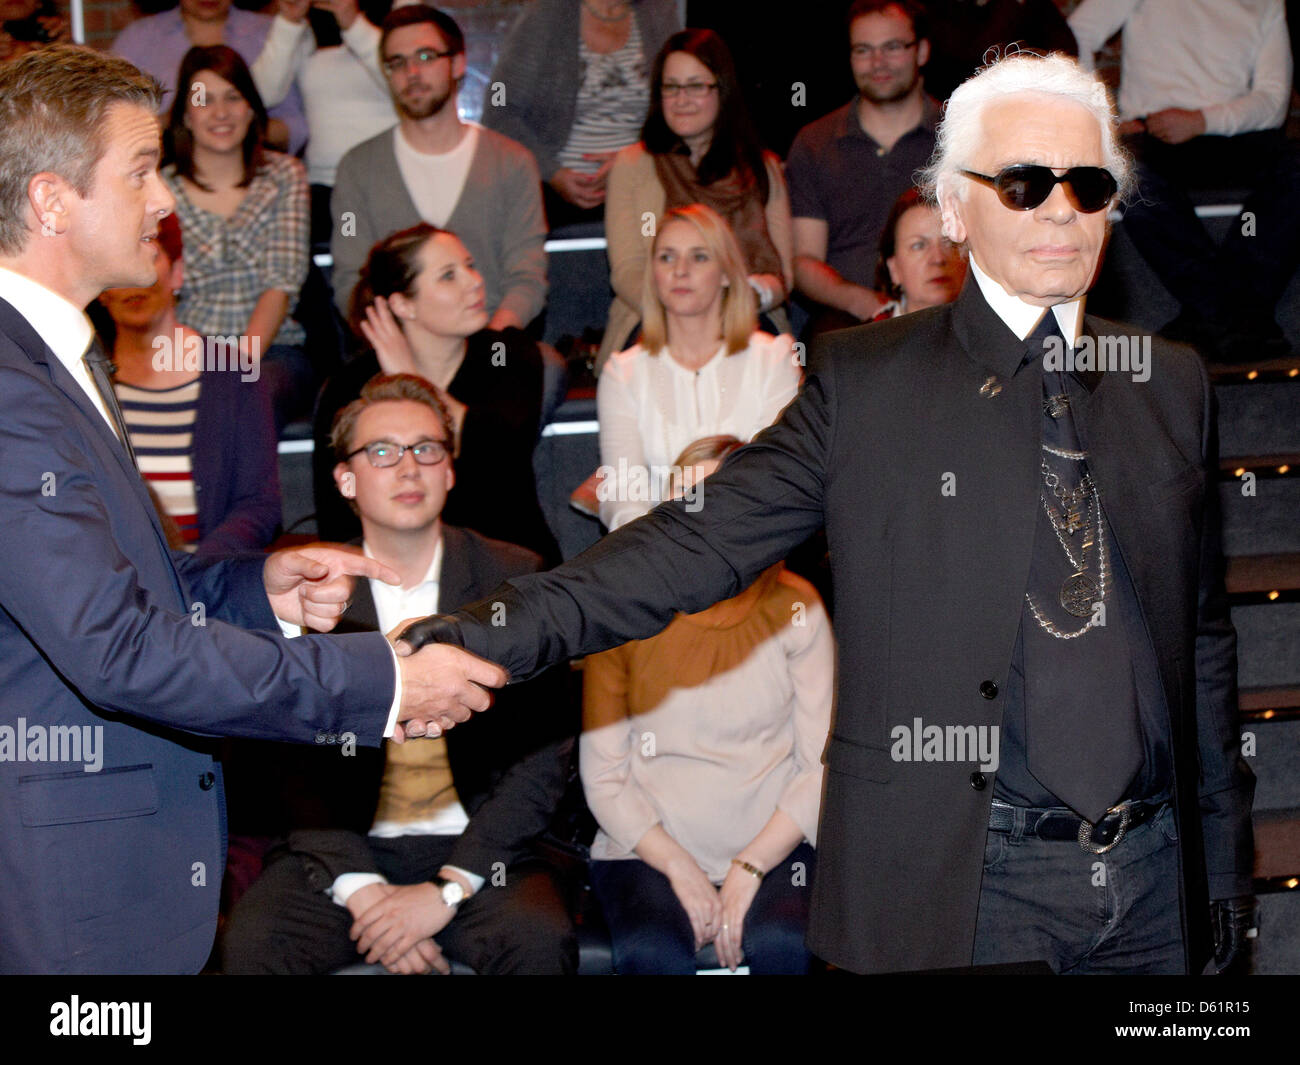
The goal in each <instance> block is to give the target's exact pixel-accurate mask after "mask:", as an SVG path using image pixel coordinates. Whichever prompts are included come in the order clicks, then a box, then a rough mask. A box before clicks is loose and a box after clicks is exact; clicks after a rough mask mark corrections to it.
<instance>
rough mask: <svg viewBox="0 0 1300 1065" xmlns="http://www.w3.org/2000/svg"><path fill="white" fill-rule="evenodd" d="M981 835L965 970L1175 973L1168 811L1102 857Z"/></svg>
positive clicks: (1175, 881) (1178, 968)
mask: <svg viewBox="0 0 1300 1065" xmlns="http://www.w3.org/2000/svg"><path fill="white" fill-rule="evenodd" d="M1022 827H1023V822H1022V821H1021V820H1020V819H1017V825H1016V827H1015V828H1013V829H1012V830H1011V831H1010V832H989V834H988V839H987V841H986V843H985V847H984V879H983V881H982V882H981V884H980V902H979V917H978V920H977V922H976V930H975V956H974V964H975V965H996V964H1001V963H1010V962H1025V961H1040V960H1041V961H1046V962H1047V964H1048V965H1050V966H1051V967H1052V971H1053V972H1057V973H1070V974H1076V973H1182V972H1185V971H1186V969H1185V967H1186V960H1185V957H1186V955H1185V951H1184V948H1183V931H1182V923H1181V921H1180V919H1179V910H1180V907H1179V900H1178V885H1179V880H1180V875H1179V871H1178V837H1177V832H1176V829H1175V826H1174V815H1173V811H1172V809H1169V808H1166V809H1165V810H1163V811H1161V813H1160V814H1158V815H1157V816H1156V817H1155V818H1153V819H1152V820H1151V821H1148V822H1147V823H1146V824H1144V825H1141V826H1139V827H1138V828H1135V829H1134V830H1133V831H1132V832H1130V833H1129V834H1128V835H1126V836H1125V837H1124V838H1123V839H1121V840H1120V841H1119V843H1117V844H1116V845H1115V847H1114V848H1113V849H1112V850H1110V851H1108V852H1107V853H1106V854H1091V853H1089V852H1088V851H1085V850H1084V849H1083V848H1082V847H1080V846H1079V845H1078V843H1075V842H1073V841H1070V840H1044V839H1039V838H1037V837H1036V836H1027V835H1025V834H1024V833H1023V832H1022V831H1021V828H1022Z"/></svg>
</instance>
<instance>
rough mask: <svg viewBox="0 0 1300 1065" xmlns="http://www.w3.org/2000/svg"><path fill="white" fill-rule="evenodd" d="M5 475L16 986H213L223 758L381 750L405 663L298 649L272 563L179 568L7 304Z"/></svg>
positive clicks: (369, 637)
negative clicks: (138, 976)
mask: <svg viewBox="0 0 1300 1065" xmlns="http://www.w3.org/2000/svg"><path fill="white" fill-rule="evenodd" d="M0 455H3V456H4V461H3V462H0V544H3V550H4V556H5V557H4V559H3V563H2V564H0V692H3V705H0V885H3V886H2V888H0V972H11V973H12V972H32V973H35V972H40V973H55V972H58V973H62V972H132V973H133V972H196V971H197V970H198V969H199V968H200V967H201V966H202V964H203V962H204V960H205V959H206V957H207V955H208V951H209V949H210V947H211V943H212V937H213V933H214V932H215V929H216V915H217V903H218V896H219V894H220V888H221V875H222V869H223V866H224V863H225V807H224V799H223V795H222V787H221V772H220V767H219V765H218V764H217V763H216V762H215V761H214V759H213V757H212V755H211V753H210V743H209V740H208V739H207V737H211V736H216V735H243V736H255V737H262V738H267V739H280V740H293V741H300V742H307V743H310V742H313V741H314V739H315V736H316V733H317V731H318V730H320V729H322V728H325V729H328V730H330V731H341V730H344V729H346V730H348V731H351V732H353V733H355V734H356V736H357V738H358V741H359V742H360V743H363V744H369V745H376V744H378V743H379V742H380V739H381V737H382V733H383V728H384V725H385V722H386V720H387V714H388V709H389V706H390V704H391V702H392V697H393V687H394V681H393V665H392V658H391V654H390V651H389V649H388V646H387V643H386V641H385V640H384V637H383V636H382V635H380V634H377V633H364V634H357V635H348V636H337V637H322V636H304V637H301V638H299V639H295V640H286V639H284V638H283V637H282V636H281V635H280V633H279V631H278V629H277V627H276V622H275V618H274V617H273V615H272V613H271V610H270V606H269V603H268V602H267V598H266V593H265V590H264V588H263V585H262V576H261V575H262V566H263V563H264V557H263V556H254V557H245V558H229V559H223V560H220V561H215V562H213V561H204V560H200V559H197V558H195V557H193V556H190V555H187V554H185V553H182V552H177V553H175V554H173V553H172V552H170V551H169V550H168V548H167V545H166V541H165V540H164V537H163V533H162V529H161V527H160V526H159V523H158V520H157V516H156V515H155V513H154V510H153V507H152V505H151V504H150V501H149V496H148V494H147V492H146V490H145V487H144V484H143V482H142V481H141V480H140V477H139V475H138V474H137V473H136V471H135V469H134V468H133V467H132V465H131V463H130V459H129V458H128V457H127V455H126V453H125V451H124V450H123V448H122V446H121V444H120V443H119V442H118V440H117V439H116V437H115V436H114V434H113V431H112V430H111V429H110V428H109V426H108V424H107V423H106V422H105V420H104V418H103V417H102V415H100V413H99V412H98V410H96V409H95V407H94V406H93V405H92V404H91V402H90V400H89V399H88V398H87V397H86V395H85V393H84V392H83V391H82V389H81V388H80V386H79V385H78V384H77V382H76V381H75V380H73V378H72V376H71V375H70V374H69V373H68V372H67V370H66V369H65V368H64V367H63V365H62V364H61V363H60V362H59V361H58V359H57V357H55V355H54V354H53V352H51V351H50V350H49V348H48V347H47V346H46V344H45V343H44V342H43V341H42V340H41V338H40V336H39V335H38V334H37V332H36V331H35V330H34V329H33V328H32V327H31V325H30V324H29V323H28V322H27V320H26V319H25V318H23V317H22V316H21V315H20V314H19V313H18V312H17V311H16V310H15V309H14V308H13V307H11V306H10V305H9V304H8V303H7V302H5V301H3V300H0ZM97 729H100V730H102V731H101V732H96V731H95V730H97ZM56 730H57V731H56ZM73 736H76V737H77V739H79V740H81V741H82V742H84V740H85V739H86V738H90V739H91V741H92V746H94V747H95V748H96V753H97V755H98V756H99V757H100V758H101V759H102V762H101V764H100V765H99V767H98V769H97V771H87V769H88V768H91V767H90V766H88V765H87V763H86V758H85V753H86V752H85V750H84V749H82V750H81V751H80V760H76V758H77V755H78V750H77V749H76V748H73V747H72V746H71V742H72V737H73ZM96 736H98V737H99V740H98V742H97V743H96V742H95V739H94V738H95V737H96ZM6 740H7V744H6ZM55 742H57V743H58V744H59V747H60V748H61V750H60V752H59V753H61V754H63V755H65V758H64V760H62V761H50V760H48V758H49V756H50V755H51V754H52V753H53V751H52V746H53V744H54V743H55ZM20 752H21V754H22V756H23V759H24V760H22V761H19V760H18V758H19V754H20Z"/></svg>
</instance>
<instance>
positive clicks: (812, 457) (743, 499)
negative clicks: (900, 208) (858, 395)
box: [455, 339, 835, 678]
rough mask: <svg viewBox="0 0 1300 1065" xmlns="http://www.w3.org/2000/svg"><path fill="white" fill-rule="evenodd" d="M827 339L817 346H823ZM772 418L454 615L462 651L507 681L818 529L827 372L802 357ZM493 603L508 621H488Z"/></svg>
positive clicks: (776, 555) (743, 574)
mask: <svg viewBox="0 0 1300 1065" xmlns="http://www.w3.org/2000/svg"><path fill="white" fill-rule="evenodd" d="M834 342H835V341H834V340H833V339H830V340H828V341H826V343H828V344H832V343H834ZM812 361H813V364H814V368H813V369H810V372H809V376H808V382H807V384H806V385H805V387H804V389H803V391H802V392H800V394H799V396H798V397H796V399H795V400H794V402H793V403H791V404H790V406H789V407H788V408H787V409H786V411H785V413H784V415H783V416H782V418H781V420H780V421H779V422H777V423H776V424H775V425H774V426H772V427H771V428H769V429H767V430H766V431H764V432H763V433H761V434H759V436H758V437H756V438H755V440H754V442H753V443H752V444H750V445H749V446H748V447H745V448H742V449H741V450H740V451H737V452H736V453H734V454H733V455H732V456H730V457H729V458H728V459H727V461H726V463H724V465H723V466H722V468H721V469H720V470H718V472H717V473H715V474H713V475H712V476H711V477H710V478H709V479H708V481H707V482H705V486H704V490H703V493H702V505H701V504H700V501H699V500H696V501H695V502H694V503H690V502H688V501H686V500H672V501H669V502H666V503H662V504H660V505H659V506H658V507H656V508H655V509H654V510H652V511H651V512H650V513H649V514H647V515H646V516H645V517H644V518H640V519H638V520H636V521H633V522H630V523H629V524H628V525H625V526H624V527H623V528H621V529H619V530H618V531H617V532H613V533H610V534H609V535H608V536H606V537H604V538H603V539H602V540H601V541H600V542H598V543H597V544H596V545H595V546H593V547H592V548H590V549H588V550H587V551H585V552H584V553H583V554H581V555H579V556H578V557H577V558H575V559H572V560H570V561H569V562H566V563H564V564H563V565H561V566H558V567H556V568H555V569H553V570H550V571H549V572H547V573H542V574H536V575H531V576H528V577H522V578H519V579H516V580H512V581H507V582H506V583H505V584H504V585H502V586H501V587H500V588H498V589H497V590H496V592H495V593H494V594H493V595H491V596H489V597H488V598H487V599H485V600H482V601H480V602H479V603H476V604H474V605H472V606H470V607H467V608H466V609H464V610H462V611H459V612H457V614H456V615H455V617H456V619H457V621H459V623H460V625H461V632H462V635H463V639H464V643H465V646H466V647H467V648H468V649H469V650H471V651H473V652H474V653H475V654H478V655H481V656H482V657H484V658H488V659H490V660H492V661H494V662H498V663H500V664H501V665H502V666H504V667H505V669H506V670H507V671H508V672H509V673H510V675H511V676H512V677H514V678H523V677H528V676H531V675H532V674H533V673H535V672H537V671H538V670H540V669H542V668H543V667H545V666H547V665H550V664H552V663H555V662H560V661H564V660H565V659H568V658H572V657H575V656H577V655H582V654H591V653H593V652H595V651H603V650H605V649H606V648H608V647H613V646H614V645H616V644H620V643H625V642H626V641H628V640H636V639H643V638H644V637H647V636H653V635H654V634H655V633H657V632H659V631H661V630H662V629H663V628H664V626H665V625H667V624H668V622H669V621H671V620H672V617H673V614H674V612H676V611H679V610H680V611H682V612H683V613H695V612H697V611H700V610H703V609H704V608H705V607H708V606H710V605H712V604H713V603H716V602H718V601H719V600H720V599H725V598H728V597H730V596H733V595H736V594H738V593H739V592H740V591H741V590H742V589H743V588H746V587H748V586H749V585H750V584H751V583H752V582H753V581H754V580H755V579H756V578H757V577H758V575H759V574H760V573H762V571H763V570H764V569H766V568H767V567H768V566H770V565H771V564H772V563H774V562H776V561H777V560H779V559H782V558H784V557H785V556H786V555H787V554H788V553H789V552H790V550H791V549H793V548H794V547H795V546H796V545H798V544H800V543H802V542H803V541H804V540H805V539H807V538H808V536H810V535H811V534H812V533H814V532H816V531H817V530H818V529H819V528H821V526H822V520H823V500H824V494H825V488H826V479H827V476H828V473H827V470H828V459H829V456H830V453H831V449H832V445H833V436H834V422H835V413H834V412H835V400H834V372H833V363H832V362H831V361H830V360H824V361H823V360H822V359H821V358H819V357H818V356H816V355H815V356H814V358H813V360H812ZM497 600H500V601H503V602H504V603H505V608H506V611H507V616H508V617H509V618H510V619H511V620H510V624H509V625H504V626H493V625H492V620H491V619H492V603H493V601H497Z"/></svg>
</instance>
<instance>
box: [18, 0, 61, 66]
mask: <svg viewBox="0 0 1300 1065" xmlns="http://www.w3.org/2000/svg"><path fill="white" fill-rule="evenodd" d="M69 40H71V38H70V36H69V34H68V22H67V19H65V18H64V17H63V16H62V15H60V14H59V8H58V5H56V4H55V3H54V0H0V63H3V62H5V61H6V60H9V59H17V58H18V57H19V56H20V55H26V54H27V53H28V52H31V51H33V50H35V49H37V48H40V47H42V46H43V45H47V44H54V43H56V42H67V41H69Z"/></svg>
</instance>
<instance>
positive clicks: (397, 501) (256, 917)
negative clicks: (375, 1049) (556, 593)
mask: <svg viewBox="0 0 1300 1065" xmlns="http://www.w3.org/2000/svg"><path fill="white" fill-rule="evenodd" d="M453 438H454V430H453V426H452V416H451V414H450V412H449V411H448V410H447V408H446V407H445V406H444V405H443V403H442V400H441V398H440V394H439V392H438V391H437V390H436V389H435V388H433V387H432V386H430V385H429V384H428V382H426V381H423V380H421V379H420V378H418V377H413V376H410V375H406V374H403V375H397V376H380V377H376V378H374V379H372V380H371V381H369V382H367V384H366V385H365V387H364V388H363V389H362V390H361V395H360V397H359V398H358V399H356V400H354V401H353V402H352V403H350V404H348V405H347V406H346V407H344V408H343V409H342V410H341V411H339V413H338V415H337V416H336V417H335V419H334V431H333V437H332V443H333V448H332V453H333V454H334V456H335V459H336V465H335V466H334V481H335V484H336V486H337V491H338V492H339V493H340V494H341V495H342V497H343V498H344V499H346V500H347V501H348V503H349V505H351V506H353V507H354V508H355V509H356V511H357V513H358V514H359V515H360V519H361V528H362V546H363V548H364V550H365V552H366V554H367V555H369V556H370V557H372V558H376V559H379V560H380V561H381V562H383V563H384V564H385V565H388V566H391V567H392V568H393V569H394V570H395V571H396V572H397V573H399V574H400V575H401V578H402V583H401V586H400V587H399V588H393V587H390V586H388V585H384V584H382V583H381V582H379V581H375V582H373V583H371V582H358V583H357V586H356V590H355V593H354V598H353V600H352V602H351V605H350V606H349V607H348V610H347V612H346V613H344V615H343V617H342V618H341V619H340V622H339V626H338V628H337V630H336V631H338V632H348V631H354V632H357V631H361V632H369V631H375V630H378V631H380V632H388V631H392V630H393V629H395V628H396V627H397V625H398V624H399V623H400V622H402V621H403V620H404V619H406V618H409V617H419V616H421V615H424V614H428V613H433V612H436V611H439V610H449V609H454V608H455V607H457V606H459V605H462V604H464V603H466V602H469V601H472V600H474V599H476V598H478V597H479V596H482V595H486V594H488V593H489V592H491V590H492V589H493V588H495V587H496V586H497V585H498V584H499V583H500V582H501V581H503V580H506V579H508V578H510V577H516V576H518V575H520V574H522V573H531V572H534V571H536V570H537V569H538V568H539V567H540V559H538V557H537V556H536V555H534V554H532V553H531V552H529V551H525V550H523V549H522V548H519V547H515V546H514V545H512V544H504V543H500V542H498V541H495V540H489V539H487V538H485V537H482V536H479V535H478V534H477V533H474V532H471V531H470V530H468V529H460V528H457V527H455V526H453V525H447V524H444V523H443V522H442V520H441V513H442V510H443V504H444V503H445V502H446V500H447V495H448V492H449V490H450V489H451V486H452V484H453V483H454V482H455V481H456V479H457V477H456V474H455V473H454V472H453V463H452V457H451V453H452V449H453V447H454V443H453ZM461 474H462V476H463V475H464V471H463V470H462V471H461ZM563 697H564V689H563V686H562V684H561V683H559V678H557V677H555V676H552V675H546V674H544V675H543V676H541V677H539V678H535V679H533V680H531V681H528V682H527V683H525V684H518V685H511V687H510V689H509V690H508V691H503V692H502V693H501V694H500V695H499V696H498V697H497V698H496V700H495V701H494V705H493V707H492V712H491V714H483V715H480V716H479V717H477V718H476V719H475V720H474V721H472V722H471V723H469V724H467V725H466V726H465V727H463V728H458V729H456V730H454V731H453V732H451V733H448V734H447V735H446V736H445V737H442V738H438V739H418V740H411V741H410V742H408V743H406V744H404V745H402V746H400V747H398V746H394V745H392V744H389V745H387V746H386V748H385V749H384V751H382V752H381V751H379V750H375V749H364V748H357V750H356V751H355V754H354V755H353V756H351V757H344V756H343V755H348V754H352V752H348V751H342V752H340V751H339V749H338V748H322V749H314V750H313V749H310V748H308V749H292V748H286V751H285V754H286V758H288V759H290V764H291V765H294V764H296V765H298V766H300V767H301V776H302V779H298V777H297V776H296V775H295V774H294V772H293V771H292V770H290V772H289V775H290V776H292V777H294V779H293V784H294V787H293V791H294V794H293V796H292V798H293V800H294V801H293V806H294V807H295V809H296V812H295V815H294V820H295V829H294V831H292V832H290V833H289V835H288V837H287V839H286V840H285V841H284V844H283V845H282V846H280V847H278V848H277V849H276V850H274V851H273V852H272V853H271V854H270V856H269V860H268V862H267V865H266V868H265V869H264V871H263V873H262V875H261V877H260V878H259V879H258V880H257V881H256V882H255V883H254V884H253V886H252V887H251V888H250V889H249V890H248V892H247V893H245V894H244V896H243V897H242V898H241V899H240V901H239V903H238V904H237V905H236V906H235V909H234V911H233V912H232V914H231V918H230V921H229V924H228V926H227V929H226V932H225V936H224V940H223V946H222V958H223V968H224V970H225V971H226V972H228V973H299V974H310V973H326V972H330V971H332V970H335V969H338V968H340V967H342V966H345V965H347V964H349V963H350V962H356V961H358V960H359V958H358V955H360V957H361V958H365V959H366V960H367V961H370V962H383V964H384V965H385V966H386V967H387V968H388V969H389V971H391V972H397V973H416V972H427V971H428V970H429V969H430V968H438V967H444V966H445V962H443V960H442V957H441V955H442V952H444V951H445V952H446V954H447V956H449V957H451V958H454V959H458V960H460V961H463V962H465V963H467V964H469V965H470V966H471V967H472V968H473V969H474V970H475V971H476V972H479V973H483V974H488V973H492V974H498V973H532V974H539V973H552V974H559V973H572V972H574V971H575V969H576V967H577V953H578V952H577V941H576V937H575V934H574V930H573V924H572V921H571V920H570V918H569V916H568V911H567V909H566V907H565V903H564V899H563V895H562V893H561V891H560V887H559V884H558V883H557V880H556V877H555V874H554V873H553V872H552V871H551V870H550V869H549V867H547V866H546V865H545V864H543V863H542V862H540V861H538V860H537V859H536V858H534V857H532V855H531V853H530V843H531V841H532V840H533V839H534V838H535V837H536V836H538V835H539V834H540V833H542V832H543V831H544V830H545V829H546V827H547V824H548V823H549V821H550V819H551V817H552V815H553V813H554V811H555V807H556V805H557V803H558V802H559V799H560V796H561V794H562V792H563V790H564V784H565V779H566V768H567V765H568V755H569V752H570V751H571V750H572V740H570V739H565V740H559V739H557V738H556V737H557V736H558V735H560V734H568V735H571V732H569V731H568V730H570V729H571V728H572V722H570V721H568V720H566V715H564V714H563V713H561V707H560V706H559V705H557V704H558V703H559V702H560V700H562V699H563Z"/></svg>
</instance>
